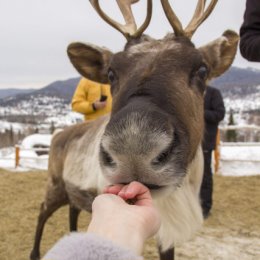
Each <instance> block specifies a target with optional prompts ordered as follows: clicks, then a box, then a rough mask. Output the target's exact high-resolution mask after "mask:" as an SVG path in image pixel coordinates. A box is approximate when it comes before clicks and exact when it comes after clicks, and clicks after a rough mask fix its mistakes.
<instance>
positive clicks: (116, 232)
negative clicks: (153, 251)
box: [88, 221, 145, 255]
mask: <svg viewBox="0 0 260 260" xmlns="http://www.w3.org/2000/svg"><path fill="white" fill-rule="evenodd" d="M88 232H90V233H93V234H96V235H98V236H100V237H102V238H104V239H107V240H109V241H112V242H113V243H115V244H116V245H118V246H120V247H123V248H125V249H129V250H131V251H132V252H134V253H135V254H137V255H141V254H142V251H143V245H144V242H145V238H144V236H143V233H142V232H140V229H139V228H138V227H137V226H131V227H130V226H128V225H127V224H126V226H123V224H122V226H120V227H119V226H118V224H117V225H116V226H115V225H113V224H108V223H107V222H106V225H104V226H102V224H101V225H100V223H95V222H93V221H91V223H90V225H89V227H88Z"/></svg>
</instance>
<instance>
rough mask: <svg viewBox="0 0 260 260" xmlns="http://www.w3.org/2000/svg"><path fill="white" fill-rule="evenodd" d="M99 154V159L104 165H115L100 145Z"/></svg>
mask: <svg viewBox="0 0 260 260" xmlns="http://www.w3.org/2000/svg"><path fill="white" fill-rule="evenodd" d="M100 154H101V160H102V162H103V164H104V165H106V166H115V165H116V163H115V161H114V160H113V158H112V156H111V155H110V154H109V153H108V152H107V151H106V150H105V149H104V147H103V146H102V145H101V146H100Z"/></svg>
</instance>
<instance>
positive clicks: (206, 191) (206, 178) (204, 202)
mask: <svg viewBox="0 0 260 260" xmlns="http://www.w3.org/2000/svg"><path fill="white" fill-rule="evenodd" d="M203 154H204V174H203V179H202V184H201V188H200V198H201V206H202V210H203V216H204V217H205V218H206V217H207V216H208V214H209V212H210V210H211V207H212V193H213V176H212V169H211V158H212V150H206V151H203Z"/></svg>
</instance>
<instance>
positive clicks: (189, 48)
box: [31, 0, 238, 260]
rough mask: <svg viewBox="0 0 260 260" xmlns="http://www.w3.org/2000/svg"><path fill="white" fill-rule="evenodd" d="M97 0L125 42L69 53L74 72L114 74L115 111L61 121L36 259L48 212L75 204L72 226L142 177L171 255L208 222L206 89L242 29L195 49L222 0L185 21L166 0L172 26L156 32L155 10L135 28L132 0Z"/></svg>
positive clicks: (79, 46)
mask: <svg viewBox="0 0 260 260" xmlns="http://www.w3.org/2000/svg"><path fill="white" fill-rule="evenodd" d="M90 2H91V4H92V5H93V7H94V8H95V10H96V11H97V12H98V14H99V15H100V16H101V18H102V19H104V20H105V21H106V22H107V23H108V24H110V25H111V26H113V27H114V28H115V29H116V30H118V31H119V32H121V33H122V34H123V35H124V36H125V38H126V40H127V43H126V45H125V48H124V50H123V51H121V52H118V53H116V54H113V53H112V52H110V51H109V50H108V49H105V48H100V47H97V46H93V45H91V44H83V43H79V42H76V43H72V44H70V45H69V46H68V56H69V58H70V60H71V62H72V64H73V65H74V67H75V68H76V69H77V71H78V72H79V73H80V74H81V75H83V76H85V77H87V78H89V79H91V80H94V81H97V82H101V83H109V84H110V85H111V92H112V96H113V108H112V112H111V115H110V116H105V117H102V118H100V119H98V120H96V121H93V122H91V123H82V124H78V125H74V126H72V127H69V128H67V129H65V130H64V131H63V132H60V133H59V134H57V135H56V136H55V137H54V138H53V141H52V145H51V151H50V158H49V168H48V173H49V179H48V187H47V192H46V196H45V200H44V202H43V203H42V205H41V210H40V214H39V218H38V225H37V229H36V234H35V241H34V247H33V250H32V252H31V259H32V260H36V259H39V256H40V252H39V247H40V240H41V236H42V232H43V228H44V224H45V222H46V221H47V219H48V218H49V217H50V216H51V215H52V213H54V212H55V211H56V210H57V209H58V208H60V207H61V206H63V205H66V204H69V205H70V229H71V230H76V228H77V218H78V214H79V212H80V210H87V211H89V212H91V204H92V201H93V199H94V198H95V196H97V194H99V193H101V192H102V189H103V188H104V186H106V185H109V184H114V183H123V184H126V183H129V182H131V181H133V180H136V181H139V182H141V183H143V184H144V185H146V186H147V187H148V188H149V189H150V190H151V193H152V197H153V199H154V202H155V205H156V207H157V208H158V209H159V211H160V213H161V218H162V224H161V227H160V230H159V232H158V234H157V235H156V238H157V241H158V245H159V251H160V259H161V260H164V259H173V257H174V255H173V250H172V248H173V247H174V246H175V245H178V244H179V243H182V242H184V241H186V240H187V239H189V238H190V237H191V236H192V235H193V234H194V233H195V232H196V231H197V230H198V229H199V228H200V227H201V225H202V222H203V217H202V210H201V206H200V200H199V190H200V184H201V178H202V172H203V157H202V156H203V155H202V151H201V142H202V137H203V121H204V117H203V114H204V112H203V93H204V91H205V89H206V81H207V80H210V79H212V78H214V77H217V76H219V75H221V74H222V73H223V72H225V71H226V70H227V69H228V68H229V67H230V65H231V63H232V62H233V59H234V56H235V53H236V50H237V43H238V35H237V34H236V33H235V32H233V31H230V30H227V31H225V32H224V33H223V35H222V36H221V37H220V38H218V39H216V40H214V41H212V42H210V43H209V44H207V45H205V46H203V47H200V48H198V49H196V48H195V46H194V44H193V43H192V42H191V37H192V35H193V34H194V33H195V31H196V30H197V28H198V27H199V25H200V24H201V23H202V22H203V21H204V20H205V19H206V18H207V17H208V16H209V15H210V13H211V12H212V10H213V9H214V7H215V5H216V3H217V0H211V2H210V3H209V4H208V6H207V7H206V0H199V1H198V3H197V7H196V10H195V13H194V16H193V18H192V19H191V21H190V23H189V24H188V25H187V27H186V28H185V29H183V27H182V24H181V22H180V21H179V19H178V18H177V16H176V14H175V13H174V11H173V9H172V8H171V6H170V4H169V2H168V1H167V0H161V4H162V7H163V9H164V12H165V14H166V17H167V19H168V20H169V22H170V24H171V26H172V28H173V31H174V33H171V34H168V35H166V36H165V37H164V38H163V39H159V40H156V39H153V38H151V37H149V36H147V35H144V34H143V32H144V31H145V29H146V28H147V27H148V25H149V22H150V20H151V15H152V0H147V15H146V18H145V21H144V23H143V24H142V25H141V26H140V28H137V26H136V23H135V19H134V16H133V13H132V10H131V5H132V4H133V3H135V2H138V0H125V1H124V0H117V3H118V6H119V8H120V10H121V12H122V14H123V17H124V19H125V21H126V24H125V25H122V24H120V23H118V22H116V21H114V20H112V19H111V18H110V17H108V16H107V15H106V14H105V13H104V11H103V10H102V9H101V7H100V5H99V1H98V0H90Z"/></svg>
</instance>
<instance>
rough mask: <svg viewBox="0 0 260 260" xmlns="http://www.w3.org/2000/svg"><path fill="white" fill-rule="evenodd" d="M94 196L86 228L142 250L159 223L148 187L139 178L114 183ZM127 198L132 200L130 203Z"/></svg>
mask: <svg viewBox="0 0 260 260" xmlns="http://www.w3.org/2000/svg"><path fill="white" fill-rule="evenodd" d="M104 192H105V193H106V194H102V195H99V196H98V197H96V199H95V200H94V202H93V204H92V210H93V214H92V220H91V222H90V225H89V227H88V232H92V233H95V234H97V235H100V236H102V237H104V238H106V239H108V240H111V241H113V242H115V243H116V244H118V245H121V246H123V247H125V248H128V249H130V250H132V251H134V252H135V253H137V254H141V252H142V248H143V244H144V242H145V240H146V239H147V238H149V237H151V236H153V235H154V234H155V233H156V232H157V231H158V229H159V227H160V216H159V213H158V211H157V210H156V208H155V207H154V206H153V202H152V198H151V194H150V191H149V189H148V188H147V187H145V186H144V185H142V184H141V183H139V182H131V183H130V184H128V185H121V184H116V185H114V186H109V187H107V188H106V189H105V191H104ZM126 200H132V201H133V205H129V204H128V203H127V202H126Z"/></svg>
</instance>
